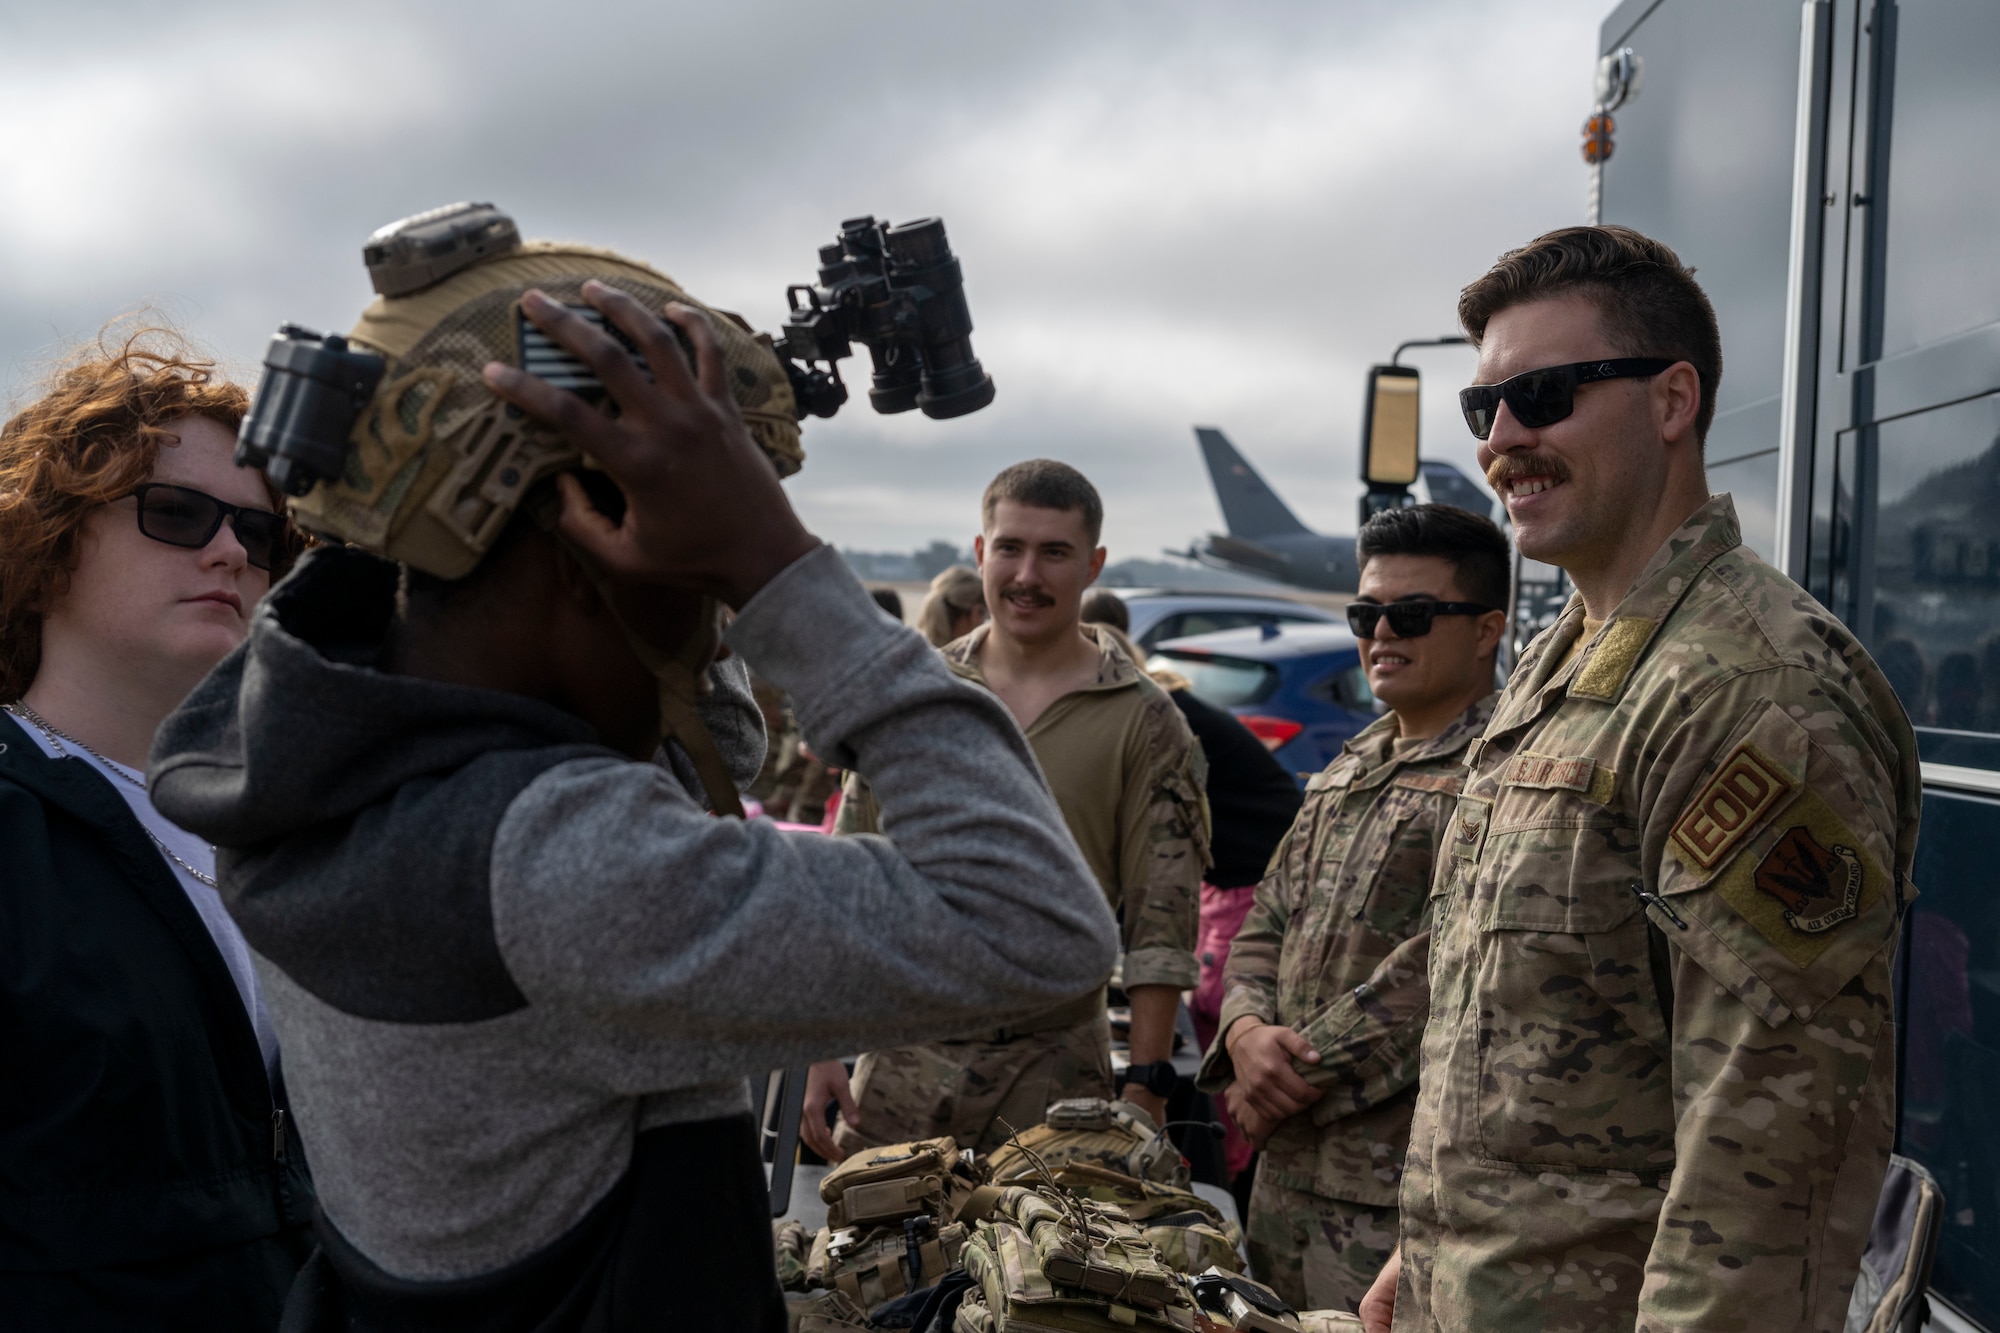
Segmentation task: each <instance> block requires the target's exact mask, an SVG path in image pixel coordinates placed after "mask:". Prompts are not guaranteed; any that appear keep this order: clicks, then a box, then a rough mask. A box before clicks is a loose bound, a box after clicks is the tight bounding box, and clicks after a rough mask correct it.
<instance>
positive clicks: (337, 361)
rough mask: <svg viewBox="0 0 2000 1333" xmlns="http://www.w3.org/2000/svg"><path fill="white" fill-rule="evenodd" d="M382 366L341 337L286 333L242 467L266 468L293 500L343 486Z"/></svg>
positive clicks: (260, 387) (267, 368)
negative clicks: (336, 483)
mask: <svg viewBox="0 0 2000 1333" xmlns="http://www.w3.org/2000/svg"><path fill="white" fill-rule="evenodd" d="M384 365H385V363H384V361H383V360H382V358H381V357H379V356H376V355H375V354H374V353H372V352H357V351H355V350H354V349H353V348H351V347H349V346H348V345H347V339H345V338H343V337H341V336H340V335H339V334H337V333H329V334H326V335H324V336H322V335H320V334H318V333H315V332H313V331H312V330H311V329H304V328H300V327H299V326H298V325H296V324H286V325H283V326H281V327H280V328H279V329H278V336H277V337H275V338H273V339H271V345H270V347H269V348H268V349H266V350H265V352H264V377H263V378H262V379H261V380H259V381H258V384H257V393H256V396H255V397H253V398H252V399H251V400H250V410H249V411H248V412H246V413H245V414H244V416H243V425H242V428H241V430H240V431H239V432H238V434H237V439H236V465H237V466H238V467H255V468H262V469H263V470H264V472H265V474H266V475H267V476H269V477H270V478H271V482H272V484H273V485H275V486H276V487H277V488H278V489H279V490H281V491H283V492H284V493H285V494H287V495H304V494H305V493H306V492H307V491H309V490H311V489H312V488H313V487H314V486H316V485H317V484H319V483H320V482H322V481H333V480H335V479H336V478H338V477H339V476H340V475H341V474H342V473H343V472H345V471H346V469H347V448H348V445H347V441H348V436H349V435H350V434H351V433H352V432H353V430H354V423H355V421H356V419H357V418H359V417H360V415H361V412H362V410H363V409H364V408H366V407H367V406H368V400H369V399H370V398H372V397H374V395H375V386H376V385H378V384H380V383H381V382H382V371H383V368H384Z"/></svg>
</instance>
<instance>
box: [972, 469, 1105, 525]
mask: <svg viewBox="0 0 2000 1333" xmlns="http://www.w3.org/2000/svg"><path fill="white" fill-rule="evenodd" d="M1002 500H1012V501H1013V502H1014V503H1015V504H1018V505H1032V506H1034V507H1035V508H1036V509H1074V510H1076V511H1078V512H1079V513H1081V514H1082V515H1083V531H1084V535H1085V536H1087V537H1088V538H1089V539H1090V544H1091V545H1092V546H1095V545H1097V539H1098V537H1099V535H1101V534H1102V533H1103V531H1104V501H1102V500H1100V499H1098V497H1097V488H1096V487H1095V486H1093V485H1091V484H1090V478H1088V477H1086V476H1084V475H1083V474H1082V473H1081V472H1078V471H1077V470H1076V469H1075V468H1073V467H1071V466H1070V465H1069V464H1067V463H1058V462H1056V460H1055V459H1053V458H1031V459H1029V460H1028V461H1027V462H1025V463H1016V464H1014V466H1012V467H1010V468H1008V469H1007V470H1006V471H1004V472H1002V473H1001V474H1000V475H999V476H997V477H995V478H994V479H993V480H992V481H990V482H988V483H987V485H986V494H985V496H984V497H983V498H982V499H981V500H980V502H979V516H980V521H981V522H983V523H991V522H992V521H993V511H994V509H995V508H996V507H998V505H999V504H1000V502H1001V501H1002Z"/></svg>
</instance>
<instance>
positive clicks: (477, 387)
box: [291, 241, 805, 579]
mask: <svg viewBox="0 0 2000 1333" xmlns="http://www.w3.org/2000/svg"><path fill="white" fill-rule="evenodd" d="M592 278H595V279H596V280H597V281H599V282H602V283H604V284H605V285H606V286H608V287H616V288H618V289H620V290H622V291H625V292H627V293H629V294H630V295H632V296H633V297H634V298H636V299H637V300H638V301H639V302H640V303H641V304H642V305H644V306H645V307H646V308H647V309H649V310H655V311H657V310H659V309H661V308H662V307H663V306H665V305H666V304H667V303H668V302H670V301H680V302H683V303H685V304H687V305H690V306H693V307H695V308H697V309H700V310H704V311H706V312H707V313H708V315H709V317H710V319H711V321H712V322H713V323H714V325H715V330H716V335H717V340H718V342H719V343H720V345H721V349H722V353H723V357H724V359H725V362H726V374H727V377H728V383H729V389H730V392H731V394H732V396H733V397H734V398H735V399H736V404H737V407H738V408H739V409H740V410H741V411H742V414H743V420H744V423H745V424H746V425H747V426H748V427H749V428H750V433H751V436H752V437H753V438H754V439H755V440H756V441H757V443H758V444H759V445H760V446H762V448H763V450H764V452H765V453H766V454H767V455H769V456H770V458H771V461H772V462H773V464H774V465H775V466H776V467H777V469H778V474H779V475H780V476H790V475H791V474H792V473H794V472H796V471H798V469H799V465H800V464H801V462H803V461H804V456H805V455H804V451H803V449H802V447H801V445H800V441H799V426H798V420H797V416H796V414H795V413H794V411H793V397H792V388H791V383H790V381H789V380H788V379H787V377H786V374H785V370H784V367H783V365H782V364H781V363H780V362H779V360H778V358H777V356H776V355H775V354H774V353H773V352H772V350H771V341H770V339H769V337H768V336H765V335H762V334H757V333H754V332H752V331H751V329H750V326H749V325H748V324H746V323H745V322H744V321H743V320H742V318H741V317H739V316H737V315H733V314H730V313H728V312H727V311H721V310H716V309H714V308H713V307H710V306H706V305H704V304H703V303H702V302H700V301H697V300H695V299H694V298H692V297H690V296H689V295H688V294H687V293H686V292H685V291H683V290H681V287H680V285H679V284H678V283H676V282H675V281H674V280H673V279H672V278H669V277H668V276H667V275H666V274H664V273H661V272H659V271H658V270H656V269H653V268H650V267H648V266H647V265H645V264H642V263H639V262H637V261H636V260H631V259H627V258H625V257H623V256H621V255H617V254H613V253H612V252H611V251H609V250H598V249H593V248H591V247H588V246H581V245H565V244H555V243H551V242H546V241H530V242H527V243H525V244H523V245H521V246H519V247H518V248H514V249H510V250H507V251H505V252H504V253H502V254H499V255H496V256H494V257H492V258H489V259H484V260H481V261H480V262H478V263H475V264H473V265H472V266H470V267H468V268H464V269H462V270H460V271H458V272H456V273H453V274H452V275H451V276H450V277H448V278H446V279H444V280H443V281H441V282H438V283H435V284H433V285H431V286H427V287H424V288H422V289H421V290H418V291H415V292H412V293H410V294H408V295H403V296H393V297H379V298H377V299H376V301H375V302H374V304H372V305H370V306H369V307H368V309H367V310H365V311H363V312H362V315H361V320H360V322H359V323H357V324H356V325H355V326H354V329H353V332H352V333H350V334H349V335H348V339H349V341H350V343H352V344H353V345H354V346H355V347H357V348H359V349H362V350H365V351H370V352H375V353H377V354H379V355H380V356H382V357H383V358H384V359H385V361H386V362H387V366H386V368H385V369H384V372H383V375H382V379H381V383H380V385H379V386H378V387H377V388H376V390H375V395H374V397H373V399H371V400H370V402H369V404H368V406H367V407H366V408H365V409H364V410H363V411H362V413H361V414H360V417H359V418H358V419H357V420H356V422H355V426H354V431H353V434H352V435H351V436H350V437H349V439H350V443H351V444H352V446H353V447H352V448H351V449H350V450H349V451H348V454H347V468H346V472H345V474H344V475H343V476H342V477H341V478H340V479H339V480H338V481H332V482H325V483H322V484H321V485H319V486H316V487H314V488H313V489H312V491H311V492H310V493H308V494H307V495H305V496H303V497H301V498H298V499H294V500H293V501H292V502H291V508H292V514H293V517H294V518H295V519H296V520H297V522H298V523H299V524H300V525H301V526H302V527H305V528H307V529H309V530H310V531H312V532H316V533H319V534H322V535H324V536H327V537H332V538H335V539H337V540H339V541H344V542H349V543H352V544H353V545H356V546H359V547H361V548H362V549H364V550H367V551H371V552H373V553H375V554H376V555H380V556H384V557H386V558H388V559H391V560H398V561H401V562H403V563H404V564H407V565H409V566H411V567H412V568H415V569H419V570H422V571H423V572H425V573H427V574H432V575H435V576H437V577H439V578H445V579H458V578H463V577H465V576H466V575H468V574H470V573H471V572H472V571H473V569H474V568H475V567H476V566H477V565H478V564H479V561H480V558H481V557H482V556H484V555H485V554H486V552H487V551H488V550H490V549H491V548H492V546H493V543H494V541H495V540H496V539H497V538H498V537H499V535H500V533H501V531H502V530H503V529H504V528H505V527H506V526H507V520H508V519H509V518H510V517H512V516H513V514H514V512H515V511H516V510H517V509H519V508H520V506H521V503H522V500H523V497H524V496H525V495H526V494H527V492H528V490H529V488H530V487H532V486H533V485H534V484H535V483H536V482H537V481H540V480H541V479H542V478H544V477H547V476H549V475H551V474H553V473H556V472H561V471H564V470H565V469H568V468H573V467H577V466H580V465H584V464H585V461H586V460H585V459H584V456H583V454H582V452H581V451H580V450H578V449H577V448H576V446H575V445H573V444H571V443H570V442H569V441H568V440H567V439H565V438H564V437H563V436H562V435H561V434H559V433H558V432H557V431H555V430H554V429H553V428H551V427H549V426H547V425H544V424H543V423H541V422H539V421H536V420H535V419H533V418H532V417H526V416H522V415H521V414H519V413H518V412H514V411H511V410H510V409H509V408H508V406H507V405H506V404H505V403H503V402H501V401H500V399H498V398H496V397H495V396H494V395H493V393H492V392H491V391H490V390H489V389H487V387H486V384H485V381H484V380H483V379H482V378H481V373H480V372H481V370H482V369H483V368H484V367H485V365H486V363H487V362H489V361H499V362H502V363H504V364H508V365H514V366H519V365H520V364H521V346H520V335H519V332H518V327H519V326H518V315H517V307H518V305H519V302H520V299H521V296H522V294H523V293H525V292H526V291H527V290H528V289H529V288H539V289H541V290H542V291H544V292H546V293H548V295H549V296H550V297H552V298H553V299H555V300H557V301H561V302H566V303H569V304H572V305H574V304H579V303H581V302H582V300H583V296H582V291H583V284H584V283H585V282H587V281H589V280H590V279H592Z"/></svg>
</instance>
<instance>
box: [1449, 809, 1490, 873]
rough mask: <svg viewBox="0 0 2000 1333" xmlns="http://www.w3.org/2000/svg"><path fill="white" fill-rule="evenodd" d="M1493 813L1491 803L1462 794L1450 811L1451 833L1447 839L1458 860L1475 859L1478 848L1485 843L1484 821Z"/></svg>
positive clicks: (1478, 851) (1477, 855)
mask: <svg viewBox="0 0 2000 1333" xmlns="http://www.w3.org/2000/svg"><path fill="white" fill-rule="evenodd" d="M1492 814H1493V807H1492V804H1491V803H1490V802H1488V801H1484V800H1481V799H1480V798H1479V797H1477V796H1462V797H1460V798H1459V801H1458V808H1457V809H1455V810H1453V811H1452V812H1451V834H1450V837H1449V839H1448V841H1449V843H1450V845H1451V854H1452V856H1453V857H1454V858H1456V859H1457V860H1460V861H1477V860H1478V859H1479V853H1480V850H1481V849H1482V848H1483V847H1484V846H1485V843H1486V822H1487V820H1488V819H1489V818H1490V817H1491V816H1492Z"/></svg>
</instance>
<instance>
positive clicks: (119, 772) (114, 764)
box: [0, 699, 217, 889]
mask: <svg viewBox="0 0 2000 1333" xmlns="http://www.w3.org/2000/svg"><path fill="white" fill-rule="evenodd" d="M0 708H4V709H6V710H7V711H8V712H10V713H12V714H13V715H14V716H15V717H18V718H20V719H21V720H22V721H23V722H26V723H28V724H29V725H31V726H32V727H34V729H35V730H36V731H39V732H41V733H42V735H44V736H46V737H48V740H49V744H50V745H53V746H54V747H55V748H56V750H57V751H58V752H59V753H60V754H61V755H62V756H63V757H64V758H69V757H71V756H70V753H69V751H68V750H66V749H64V748H63V742H64V741H68V742H69V743H70V744H71V745H74V746H75V747H76V748H77V749H79V750H81V751H83V752H84V753H85V754H87V755H89V756H91V757H92V758H93V759H95V760H97V761H98V762H99V763H101V764H103V765H104V767H105V771H107V772H109V773H110V774H111V775H112V776H113V777H115V778H118V779H120V780H122V781H124V782H129V783H131V784H132V785H133V786H134V787H137V788H138V789H139V790H140V791H144V790H146V781H145V779H144V778H135V777H133V776H132V775H131V774H130V773H127V772H126V771H125V766H124V765H123V764H121V763H119V762H118V761H117V760H116V759H108V758H106V757H105V756H103V755H101V754H99V753H98V752H97V751H95V750H93V749H91V748H90V747H89V746H88V745H85V744H84V743H83V742H82V741H80V740H78V739H77V738H76V737H74V736H72V735H70V734H69V733H68V732H66V731H59V730H57V729H56V726H55V724H54V723H52V722H50V721H49V720H48V719H47V718H45V717H43V716H42V715H41V714H40V713H37V712H36V711H35V710H34V709H32V708H30V707H28V703H27V700H25V699H16V700H15V701H14V702H13V703H10V704H0ZM139 827H140V828H142V829H146V836H147V837H149V838H151V839H152V840H153V845H154V846H155V847H157V848H159V849H160V851H161V852H162V853H163V854H164V855H165V856H166V858H167V859H168V860H169V861H172V862H173V863H174V864H175V865H177V866H179V867H180V868H181V869H182V870H185V871H187V872H188V874H190V875H193V876H194V877H195V879H197V880H199V881H200V882H201V883H203V884H206V885H208V887H209V888H211V889H213V888H215V887H217V885H216V883H215V876H213V875H205V874H203V873H202V872H201V871H199V870H196V869H195V868H194V867H193V866H191V865H189V864H188V863H187V862H186V861H184V860H182V859H181V857H180V854H179V853H178V852H176V851H174V849H173V848H171V847H169V846H167V844H166V843H164V842H162V841H160V835H159V834H157V833H155V832H153V830H151V829H150V828H146V821H145V820H143V819H142V820H140V821H139ZM208 850H209V851H210V852H213V851H214V850H215V844H214V843H210V844H209V847H208Z"/></svg>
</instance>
